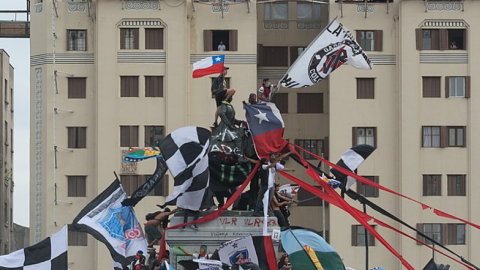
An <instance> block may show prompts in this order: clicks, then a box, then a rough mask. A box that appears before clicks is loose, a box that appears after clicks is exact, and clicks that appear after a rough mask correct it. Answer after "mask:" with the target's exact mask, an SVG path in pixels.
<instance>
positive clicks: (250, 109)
mask: <svg viewBox="0 0 480 270" xmlns="http://www.w3.org/2000/svg"><path fill="white" fill-rule="evenodd" d="M243 108H244V109H245V111H246V118H247V123H248V127H249V129H250V132H251V133H252V135H253V142H254V145H255V150H256V151H257V155H258V156H259V157H260V158H264V157H268V155H269V153H270V152H275V153H278V152H280V151H281V150H282V149H283V148H285V146H287V144H288V142H287V141H286V140H285V139H284V138H283V132H284V129H285V125H284V123H283V119H282V116H281V115H280V111H279V110H278V109H277V106H275V103H270V102H269V103H267V104H254V105H244V106H243Z"/></svg>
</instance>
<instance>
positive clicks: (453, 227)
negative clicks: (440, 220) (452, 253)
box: [447, 223, 465, 245]
mask: <svg viewBox="0 0 480 270" xmlns="http://www.w3.org/2000/svg"><path fill="white" fill-rule="evenodd" d="M447 245H465V224H456V223H452V224H447Z"/></svg>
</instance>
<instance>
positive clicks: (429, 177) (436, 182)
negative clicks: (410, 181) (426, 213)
mask: <svg viewBox="0 0 480 270" xmlns="http://www.w3.org/2000/svg"><path fill="white" fill-rule="evenodd" d="M441 179H442V176H441V175H440V174H424V175H423V196H442V181H441Z"/></svg>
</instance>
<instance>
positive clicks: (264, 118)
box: [254, 109, 270, 124]
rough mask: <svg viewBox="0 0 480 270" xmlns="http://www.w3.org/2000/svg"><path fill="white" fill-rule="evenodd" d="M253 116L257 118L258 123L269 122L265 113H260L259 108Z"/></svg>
mask: <svg viewBox="0 0 480 270" xmlns="http://www.w3.org/2000/svg"><path fill="white" fill-rule="evenodd" d="M257 110H258V109H257ZM254 116H255V117H256V118H258V124H262V121H267V122H270V120H268V118H267V113H262V112H261V111H260V110H258V114H255V115H254Z"/></svg>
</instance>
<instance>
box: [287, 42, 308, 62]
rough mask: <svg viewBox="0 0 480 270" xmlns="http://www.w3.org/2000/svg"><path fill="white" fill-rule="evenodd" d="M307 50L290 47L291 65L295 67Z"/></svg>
mask: <svg viewBox="0 0 480 270" xmlns="http://www.w3.org/2000/svg"><path fill="white" fill-rule="evenodd" d="M305 49H306V47H296V46H292V47H290V65H293V63H294V62H295V60H297V58H298V57H299V56H300V55H301V54H302V53H303V51H304V50H305Z"/></svg>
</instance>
